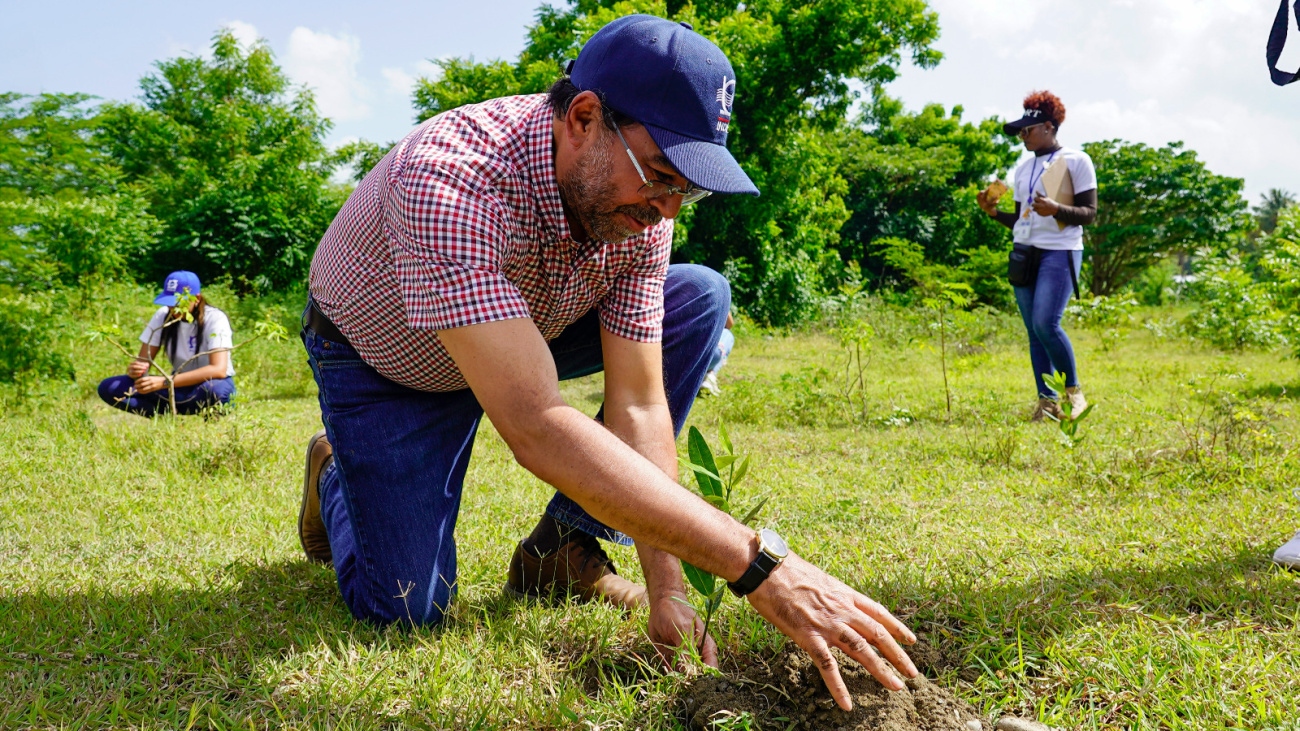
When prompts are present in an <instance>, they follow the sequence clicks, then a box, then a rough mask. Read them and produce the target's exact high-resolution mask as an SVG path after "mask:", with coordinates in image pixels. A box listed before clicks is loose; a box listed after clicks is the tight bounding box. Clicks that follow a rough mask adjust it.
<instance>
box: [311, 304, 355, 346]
mask: <svg viewBox="0 0 1300 731" xmlns="http://www.w3.org/2000/svg"><path fill="white" fill-rule="evenodd" d="M308 302H309V304H308V305H307V327H308V328H310V329H311V331H312V332H314V333H316V334H317V335H319V336H321V337H322V338H325V339H326V340H332V341H334V342H336V343H343V344H344V345H349V346H350V345H351V343H349V342H348V339H347V338H345V337H343V332H342V331H340V330H339V329H338V327H337V326H336V325H335V324H334V323H332V322H330V319H329V318H328V317H326V316H325V313H323V312H321V311H320V309H319V308H318V307H316V300H315V299H310V300H309V301H308Z"/></svg>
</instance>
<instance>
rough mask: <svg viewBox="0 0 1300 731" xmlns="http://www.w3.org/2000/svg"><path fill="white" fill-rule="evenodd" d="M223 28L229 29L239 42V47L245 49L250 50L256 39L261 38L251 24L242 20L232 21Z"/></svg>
mask: <svg viewBox="0 0 1300 731" xmlns="http://www.w3.org/2000/svg"><path fill="white" fill-rule="evenodd" d="M225 27H227V28H229V29H230V32H231V33H233V34H234V36H235V40H237V41H239V45H241V46H243V47H244V48H246V49H247V48H252V47H253V44H255V43H257V41H258V39H259V38H260V37H261V36H259V35H258V34H257V27H256V26H254V25H253V24H252V23H245V22H244V21H242V20H232V21H230V22H229V23H226V26H225Z"/></svg>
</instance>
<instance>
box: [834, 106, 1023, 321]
mask: <svg viewBox="0 0 1300 731" xmlns="http://www.w3.org/2000/svg"><path fill="white" fill-rule="evenodd" d="M962 113H963V110H962V108H961V107H954V108H953V110H952V112H951V113H947V112H945V111H944V109H943V107H941V106H939V105H937V104H930V105H927V106H926V107H925V108H924V109H922V110H921V111H920V112H918V113H915V114H909V113H907V112H905V111H904V110H903V105H902V102H901V101H899V100H897V99H893V98H890V97H888V96H885V95H884V94H881V93H877V94H876V95H875V98H874V99H873V102H872V104H871V105H870V106H869V107H868V108H867V109H866V110H865V113H864V115H863V118H862V120H861V124H860V125H858V126H854V127H848V128H846V129H844V130H843V131H842V132H841V133H839V135H838V137H839V140H840V144H839V146H840V149H841V150H842V152H843V163H842V166H841V168H840V170H841V174H842V175H843V176H844V177H845V179H846V180H847V181H848V184H849V186H848V187H849V191H850V193H849V194H848V195H847V196H846V203H847V205H848V209H849V211H850V212H851V216H850V218H849V220H848V222H847V223H846V224H845V225H844V228H843V229H842V230H841V232H840V233H841V237H842V241H841V243H840V246H839V251H840V254H841V256H843V257H844V258H845V259H847V260H852V261H857V262H859V264H861V265H862V266H863V268H864V269H865V270H867V271H874V272H876V273H877V274H878V275H880V276H881V277H882V278H883V276H884V274H885V272H886V262H885V259H884V257H883V255H882V253H881V251H882V250H881V248H880V247H879V246H877V245H876V243H875V242H876V240H877V239H881V238H885V239H907V240H909V241H914V242H917V243H919V244H920V245H921V247H922V249H923V251H924V254H925V257H926V258H927V259H929V260H931V261H934V262H938V263H942V264H947V265H959V264H962V263H963V261H964V260H969V259H971V258H975V259H977V260H979V261H980V262H984V261H985V260H986V259H989V257H992V258H994V259H997V260H999V261H1000V262H1001V266H1003V267H1005V261H1001V260H1002V259H1003V258H1004V252H1005V249H1006V244H1007V242H1008V241H1009V240H1010V239H1009V235H1008V233H1007V230H1006V229H1005V228H1004V227H1002V226H1001V225H1000V224H998V223H997V222H996V221H993V220H992V219H990V218H989V217H988V216H987V215H985V214H984V213H983V212H982V211H980V210H979V208H978V206H976V205H975V194H976V193H978V192H979V190H980V189H981V188H982V187H983V185H984V182H985V181H986V180H987V179H988V178H989V176H991V175H994V174H999V173H1001V172H1003V171H1005V170H1006V169H1007V168H1008V167H1010V166H1011V165H1012V163H1014V162H1015V160H1016V157H1017V154H1018V153H1017V151H1016V150H1015V149H1013V147H1012V146H1011V145H1010V143H1009V142H1008V140H1007V139H1006V137H1005V136H1003V135H1002V133H1001V126H1002V125H1001V122H1000V121H999V120H997V119H986V120H984V121H982V122H980V123H978V124H973V123H969V122H963V121H962V119H961V117H962ZM980 299H981V300H983V301H985V302H988V303H990V304H994V303H997V304H1005V302H1003V300H1005V297H1004V296H1003V294H1001V293H999V292H994V291H992V290H989V291H987V292H985V293H982V294H981V296H980Z"/></svg>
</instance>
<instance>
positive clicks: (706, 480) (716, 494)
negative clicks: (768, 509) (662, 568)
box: [678, 424, 770, 637]
mask: <svg viewBox="0 0 1300 731" xmlns="http://www.w3.org/2000/svg"><path fill="white" fill-rule="evenodd" d="M718 432H719V436H720V437H721V439H722V448H723V449H724V450H726V451H725V452H723V453H722V454H719V455H717V456H716V457H715V456H714V453H713V449H712V448H711V447H710V446H709V443H708V442H707V441H705V439H704V435H703V434H701V433H700V430H699V429H697V428H695V427H691V428H690V431H689V432H687V436H686V449H687V455H688V457H689V459H681V458H680V457H679V458H678V461H679V462H681V464H682V466H683V467H685V468H686V469H688V470H690V471H691V472H693V473H695V482H696V484H697V485H699V488H700V496H701V497H703V498H704V499H705V501H707V502H708V503H709V504H710V505H712V506H713V507H715V508H717V509H718V510H721V511H722V512H724V513H726V514H728V515H731V516H732V517H736V514H735V513H733V512H732V511H733V509H734V507H733V499H734V497H735V495H734V492H733V491H734V490H735V488H736V486H737V485H739V484H740V482H741V480H743V479H745V475H747V474H749V455H739V454H736V450H735V448H734V447H733V446H732V444H731V437H730V436H728V434H727V429H726V427H724V426H722V425H721V424H719V425H718ZM769 497H770V496H765V497H762V498H759V499H758V500H756V501H754V503H753V505H751V506H750V507H749V509H748V510H746V511H745V512H744V513H743V514H742V515H743V517H737V518H736V519H737V520H739V521H740V522H742V523H744V524H745V525H749V523H750V522H751V521H753V520H754V519H755V518H757V517H758V513H759V511H760V510H762V509H763V506H764V505H766V504H767V501H768V499H769ZM682 574H684V575H685V576H686V580H687V581H688V582H690V585H691V586H692V587H693V588H694V589H695V591H697V592H699V594H700V597H701V598H702V599H703V601H704V606H703V607H702V609H703V612H704V636H705V637H708V636H709V624H710V623H711V622H712V621H713V615H714V613H715V612H716V611H717V610H718V607H721V606H722V599H723V597H724V596H725V595H726V590H727V582H725V581H723V580H721V579H719V578H718V577H717V576H714V575H713V574H711V573H709V572H707V571H705V570H704V569H701V568H697V567H695V566H692V565H691V564H689V563H686V562H685V561H682ZM700 609H701V607H696V610H697V611H699V610H700Z"/></svg>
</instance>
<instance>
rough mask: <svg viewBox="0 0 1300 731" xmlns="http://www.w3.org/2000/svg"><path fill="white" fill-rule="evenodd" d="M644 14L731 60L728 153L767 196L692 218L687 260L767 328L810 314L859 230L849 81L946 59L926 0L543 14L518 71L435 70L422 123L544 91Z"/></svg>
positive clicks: (501, 67) (602, 4)
mask: <svg viewBox="0 0 1300 731" xmlns="http://www.w3.org/2000/svg"><path fill="white" fill-rule="evenodd" d="M633 12H645V13H650V14H653V15H659V16H662V17H667V18H671V19H673V20H678V21H686V22H689V23H691V24H693V25H694V27H695V29H696V30H697V31H699V32H700V33H701V34H702V35H704V36H705V37H707V38H709V39H711V40H712V41H714V42H715V43H717V44H718V46H719V47H720V48H722V50H723V51H724V52H726V54H727V56H728V58H729V59H730V61H731V63H732V66H733V67H734V68H735V70H736V75H737V77H738V81H737V85H736V88H737V89H738V90H739V93H738V94H737V95H736V101H735V106H734V108H733V112H734V116H733V122H732V125H731V131H730V135H729V147H730V148H731V150H732V153H733V154H734V155H735V156H736V159H737V160H739V161H740V164H741V166H742V167H744V168H745V170H746V172H748V173H749V175H750V177H751V178H753V180H754V181H755V183H756V184H757V185H758V187H759V188H760V190H762V192H763V194H762V196H761V197H758V198H753V197H750V196H725V197H720V198H717V199H714V200H710V201H707V202H705V203H704V204H702V205H700V206H697V207H696V209H697V210H694V211H691V212H690V213H688V214H687V215H685V216H683V217H681V218H680V219H679V226H678V228H679V231H680V235H679V238H678V242H677V245H678V250H677V252H676V257H677V258H678V259H681V260H686V261H694V262H699V263H704V264H708V265H710V266H713V267H714V268H717V269H720V270H724V271H727V272H728V273H729V274H731V275H732V276H733V277H734V278H733V282H732V283H733V285H735V287H736V293H737V298H738V300H739V301H740V302H741V304H742V305H744V306H746V307H748V308H750V309H752V310H754V311H755V312H756V313H757V316H758V317H759V318H760V319H767V320H769V321H775V320H776V318H778V317H780V318H783V319H788V313H790V312H792V311H794V312H806V311H807V308H806V306H805V305H804V304H803V302H804V299H806V297H805V295H806V294H807V293H808V292H810V291H811V292H816V291H817V290H819V289H820V288H821V287H822V286H823V284H824V282H825V281H826V280H827V279H831V280H833V279H834V278H835V277H836V276H838V272H839V269H840V268H841V267H842V263H841V261H840V259H839V257H838V256H837V255H836V254H835V252H834V247H835V246H836V245H837V244H838V243H839V229H840V227H841V226H842V225H843V223H844V221H845V220H846V219H847V218H848V209H847V208H846V207H845V205H844V199H843V196H844V194H845V193H846V192H847V186H846V184H845V182H844V180H843V178H842V177H841V176H840V174H839V172H838V167H837V166H838V163H839V151H838V150H837V149H836V147H835V144H834V139H833V138H832V137H831V136H830V133H832V132H833V131H834V130H836V129H838V128H839V126H840V125H841V124H843V121H844V118H845V114H846V112H847V110H848V108H849V107H850V105H851V104H852V103H853V102H854V100H855V99H856V95H855V94H854V92H853V91H852V90H851V88H850V82H851V81H854V80H856V81H858V82H861V83H864V84H866V85H867V86H869V87H875V86H879V85H881V84H884V83H887V82H889V81H892V80H893V79H894V78H895V77H896V76H897V68H898V66H899V64H901V63H902V60H903V54H904V53H908V54H909V55H910V57H911V60H912V61H913V63H915V64H917V65H919V66H922V67H931V66H934V65H935V64H936V63H937V62H938V60H939V58H940V54H939V53H938V52H937V51H934V50H932V49H931V48H930V44H932V43H933V42H934V40H935V39H936V38H937V37H938V32H939V28H938V19H937V17H936V16H935V14H934V13H933V12H930V11H929V10H928V8H927V7H926V5H925V3H924V1H923V0H879V2H873V3H861V2H855V1H854V0H757V2H749V3H741V2H736V1H734V0H733V1H731V2H727V1H725V0H722V1H719V0H702V1H701V2H699V3H696V4H688V3H684V2H680V1H678V0H669V1H668V2H663V1H662V0H634V1H632V2H617V3H616V2H612V0H574V1H573V2H571V3H569V4H568V5H567V6H564V7H554V6H549V5H544V6H542V7H541V8H540V9H539V10H538V13H537V22H536V23H535V24H534V25H533V26H532V27H531V28H529V31H528V43H527V47H526V48H525V49H524V51H523V53H521V54H520V56H519V58H518V59H517V60H516V61H515V62H514V63H513V64H511V63H507V62H504V61H499V60H498V61H491V62H488V63H479V62H475V61H474V60H473V59H451V60H445V61H441V62H438V63H439V65H440V67H441V69H442V75H441V77H440V78H439V79H437V80H436V81H430V80H424V81H422V82H421V83H420V84H419V85H418V87H417V89H416V92H415V99H414V101H415V106H416V109H417V113H418V114H417V117H418V118H420V119H422V118H424V117H427V116H429V115H432V114H437V113H438V112H442V111H445V110H447V109H451V108H454V107H456V106H459V105H461V104H466V103H470V102H476V101H481V100H483V99H487V98H491V97H494V96H501V95H505V94H522V93H536V92H540V91H543V90H544V89H545V88H546V87H547V85H549V84H550V83H551V82H552V81H554V80H555V78H556V77H557V76H558V75H559V72H560V69H561V64H562V63H563V61H564V60H565V59H569V58H574V57H576V56H577V53H578V51H579V49H580V48H581V45H582V44H583V43H584V42H586V40H587V39H588V38H590V37H591V35H592V34H594V33H595V32H596V31H597V30H598V29H599V28H601V27H603V26H604V25H605V24H606V23H608V22H609V21H611V20H613V19H614V18H617V17H620V16H622V15H626V14H628V13H633ZM688 232H689V235H688ZM782 297H795V298H796V300H794V301H789V300H782V299H781V298H782ZM800 298H803V299H800ZM768 300H770V301H768ZM783 313H785V314H783Z"/></svg>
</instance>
